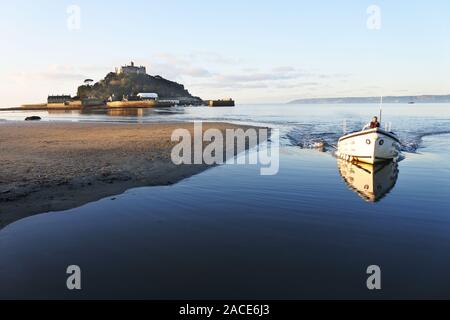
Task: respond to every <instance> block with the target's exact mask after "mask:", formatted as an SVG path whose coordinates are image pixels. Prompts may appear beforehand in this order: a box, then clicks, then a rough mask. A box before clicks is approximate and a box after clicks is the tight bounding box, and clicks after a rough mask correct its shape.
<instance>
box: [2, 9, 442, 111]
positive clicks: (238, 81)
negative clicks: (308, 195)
mask: <svg viewBox="0 0 450 320" xmlns="http://www.w3.org/2000/svg"><path fill="white" fill-rule="evenodd" d="M0 40H1V43H2V49H1V56H0V61H1V62H0V97H1V100H0V107H7V106H17V105H21V104H24V103H39V102H44V101H45V100H46V98H47V95H48V94H71V95H75V94H76V88H77V87H78V86H79V85H80V84H82V82H83V80H84V79H86V78H91V79H94V80H96V81H97V80H99V79H101V78H103V77H104V76H105V75H106V74H107V73H108V72H110V71H114V69H115V67H119V66H120V65H124V64H127V63H129V62H130V61H131V60H133V61H134V62H135V63H136V64H138V65H145V66H146V67H147V72H148V73H149V74H151V75H161V76H163V77H165V78H168V79H170V80H174V81H177V82H180V83H182V84H184V85H185V86H186V88H187V89H188V90H189V91H190V92H191V93H192V94H193V95H196V96H200V97H202V98H204V99H216V98H228V97H232V98H234V99H236V100H237V101H238V102H239V103H275V102H280V103H284V102H288V101H290V100H294V99H300V98H314V97H317V98H320V97H343V96H381V95H384V96H387V95H420V94H450V1H448V0H433V1H421V0H409V1H406V0H396V1H392V0H379V1H377V0H371V1H365V0H346V1H335V0H321V1H312V0H309V1H302V0H277V1H275V0H258V1H257V0H246V1H242V0H227V1H211V0H208V1H206V0H192V1H186V0H150V1H149V0H146V1H139V0H128V1H106V0H105V1H104V0H90V1H85V0H72V1H64V0H63V1H56V0H40V1H31V0H29V1H23V0H16V1H7V2H6V1H5V2H2V4H1V10H0Z"/></svg>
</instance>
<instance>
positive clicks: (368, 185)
mask: <svg viewBox="0 0 450 320" xmlns="http://www.w3.org/2000/svg"><path fill="white" fill-rule="evenodd" d="M338 167H339V172H340V174H341V176H342V178H343V179H344V181H345V183H346V184H347V185H348V187H349V188H350V189H351V190H353V191H355V192H356V193H357V194H358V195H359V196H360V197H361V198H363V199H364V200H366V201H368V202H377V201H380V200H381V199H382V198H384V196H386V195H387V194H388V193H389V192H390V191H391V190H392V189H393V188H394V186H395V184H396V182H397V179H398V174H399V170H398V165H397V163H396V162H393V161H390V162H384V163H379V164H375V165H371V164H367V163H356V162H353V163H352V162H348V161H343V160H338Z"/></svg>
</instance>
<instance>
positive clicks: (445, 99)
mask: <svg viewBox="0 0 450 320" xmlns="http://www.w3.org/2000/svg"><path fill="white" fill-rule="evenodd" d="M379 102H380V97H346V98H314V99H298V100H294V101H291V102H289V104H325V103H330V104H331V103H334V104H338V103H379ZM383 102H384V103H450V95H423V96H399V97H395V96H390V97H383Z"/></svg>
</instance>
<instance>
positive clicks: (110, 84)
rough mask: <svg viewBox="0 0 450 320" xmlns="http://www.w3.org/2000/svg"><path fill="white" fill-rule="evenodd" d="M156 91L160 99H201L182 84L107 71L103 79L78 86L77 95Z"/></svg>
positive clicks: (103, 97) (118, 96)
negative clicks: (92, 83)
mask: <svg viewBox="0 0 450 320" xmlns="http://www.w3.org/2000/svg"><path fill="white" fill-rule="evenodd" d="M143 92H145V93H157V94H158V96H159V98H160V99H171V100H173V99H175V100H180V101H182V102H184V103H189V104H200V103H202V99H200V98H199V97H194V96H192V95H191V94H190V93H189V91H188V90H186V89H185V88H184V86H183V85H182V84H179V83H176V82H173V81H170V80H167V79H164V78H162V77H160V76H151V75H148V74H123V73H122V74H117V73H114V72H111V73H109V74H108V75H107V76H106V77H105V78H104V79H103V80H100V81H99V82H97V83H95V84H94V85H92V86H90V85H82V86H80V87H78V91H77V94H78V97H79V98H81V99H83V98H88V97H89V98H96V99H101V100H105V101H106V100H107V99H109V98H110V97H114V99H115V100H122V98H123V97H125V96H128V97H132V96H136V95H137V94H138V93H143Z"/></svg>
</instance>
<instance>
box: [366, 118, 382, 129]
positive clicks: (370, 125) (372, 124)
mask: <svg viewBox="0 0 450 320" xmlns="http://www.w3.org/2000/svg"><path fill="white" fill-rule="evenodd" d="M379 127H381V124H380V123H379V122H378V117H373V119H372V121H371V122H369V123H368V124H366V125H365V126H364V128H363V130H368V129H376V128H379Z"/></svg>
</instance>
